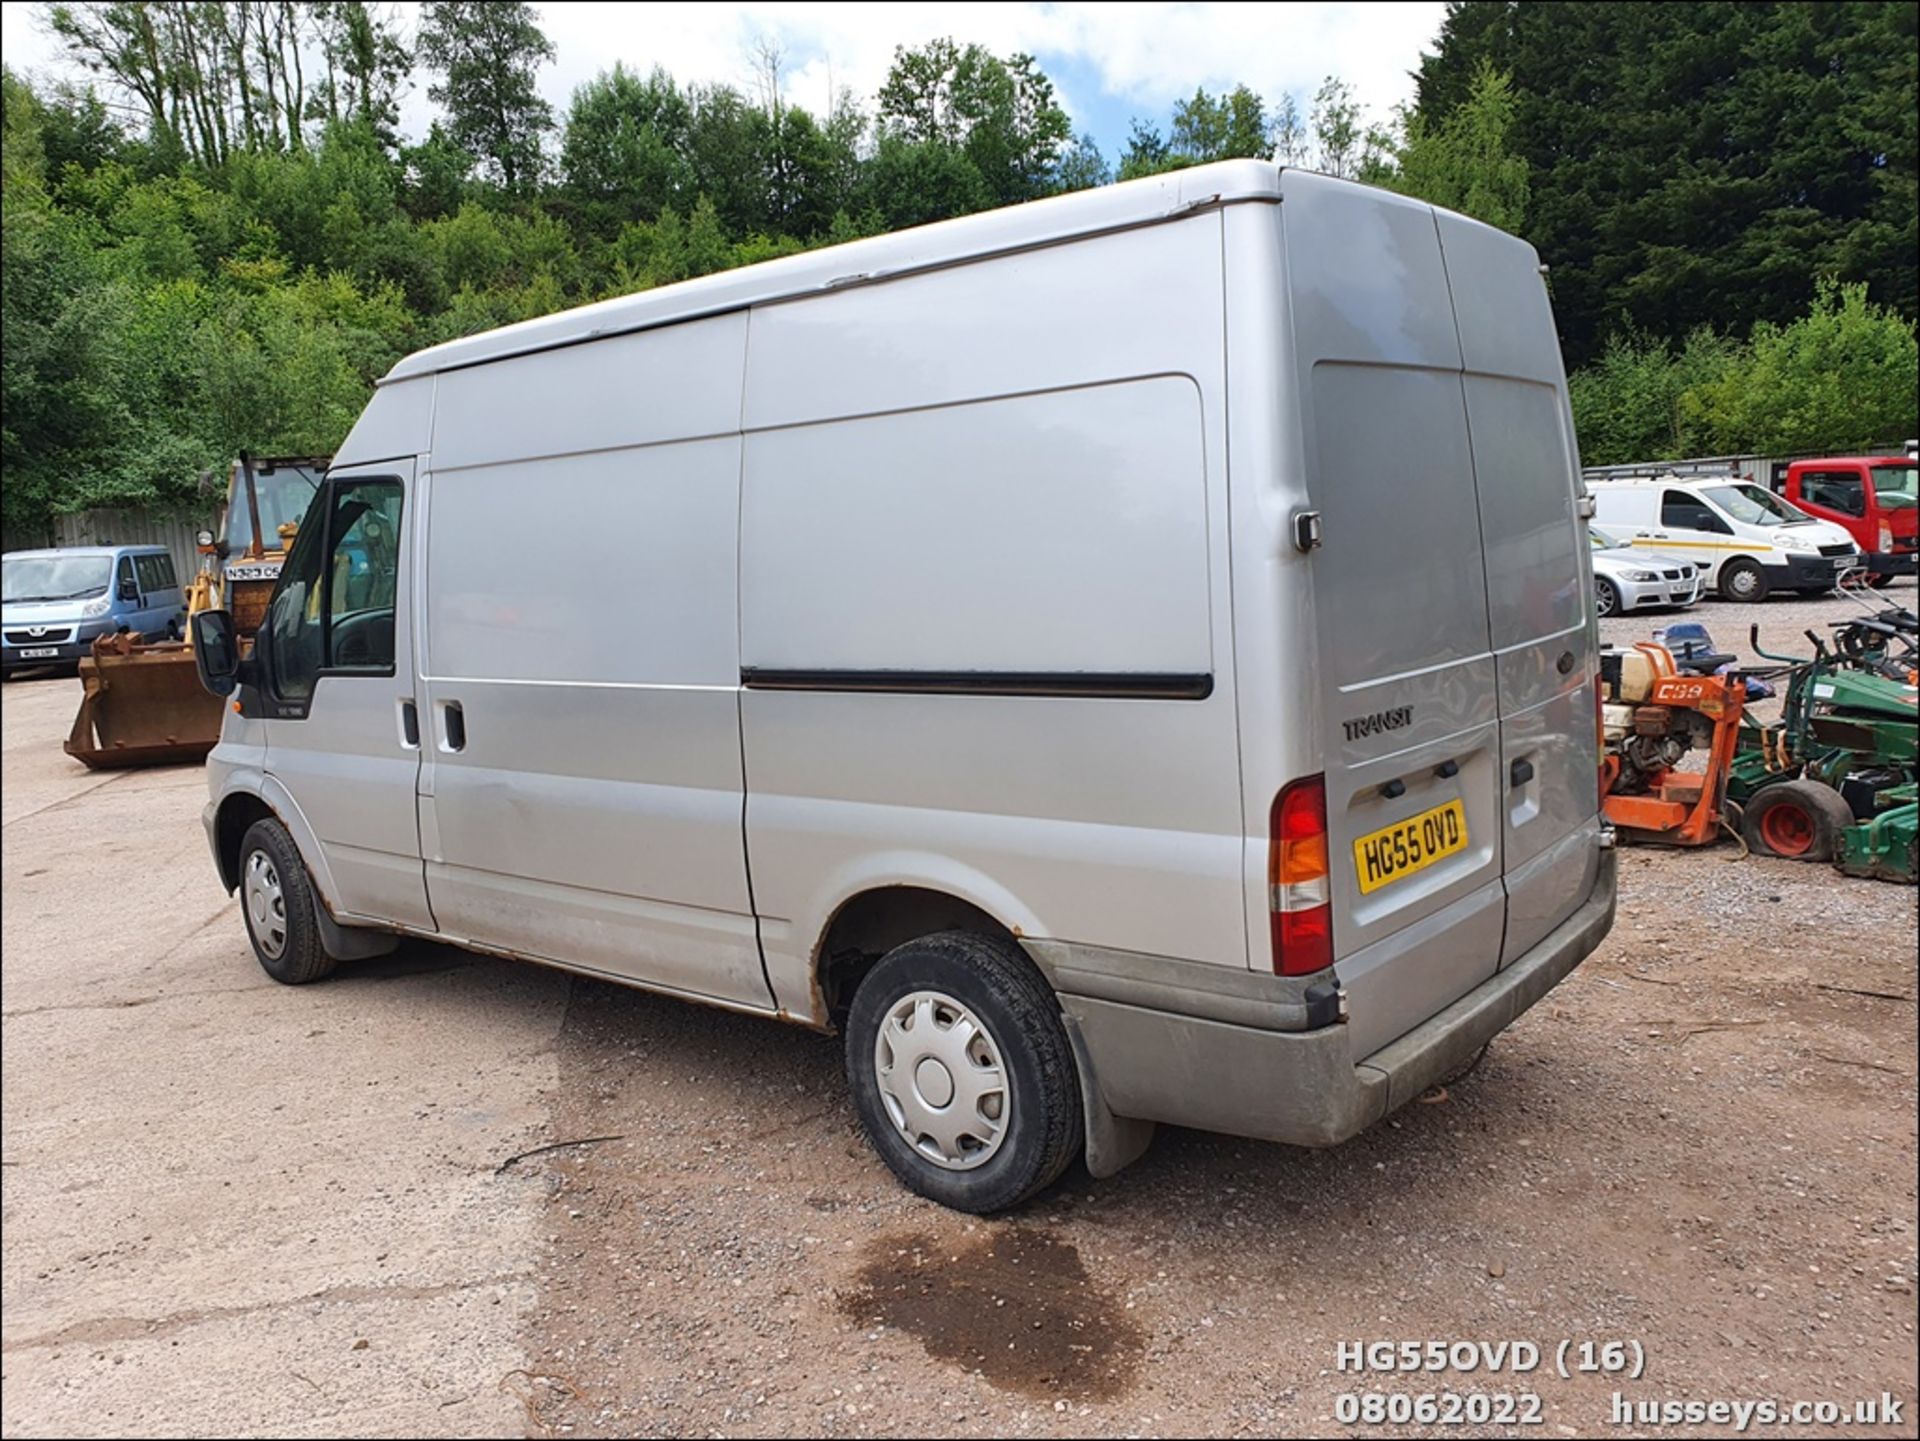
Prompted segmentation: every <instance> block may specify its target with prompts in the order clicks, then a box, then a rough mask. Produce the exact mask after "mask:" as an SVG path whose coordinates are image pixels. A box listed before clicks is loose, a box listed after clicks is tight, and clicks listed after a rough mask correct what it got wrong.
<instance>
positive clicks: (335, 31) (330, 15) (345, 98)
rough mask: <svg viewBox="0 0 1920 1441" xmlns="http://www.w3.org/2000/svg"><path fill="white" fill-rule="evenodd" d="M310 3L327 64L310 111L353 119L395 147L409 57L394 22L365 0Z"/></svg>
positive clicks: (332, 118) (336, 121) (334, 119)
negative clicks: (401, 95)
mask: <svg viewBox="0 0 1920 1441" xmlns="http://www.w3.org/2000/svg"><path fill="white" fill-rule="evenodd" d="M309 8H310V9H311V10H312V11H313V17H312V26H313V30H314V33H315V34H316V35H318V37H319V38H320V41H321V62H322V64H323V65H324V66H325V78H324V79H322V80H320V81H318V82H317V83H316V86H315V96H314V101H313V103H312V107H311V109H312V112H313V113H314V114H315V115H316V116H324V117H325V118H326V120H327V121H328V122H329V123H332V124H336V125H337V124H339V123H340V122H342V121H357V122H358V123H360V124H361V125H363V126H365V127H366V128H367V129H369V130H370V131H372V133H373V134H374V135H375V136H377V137H378V138H379V141H380V143H381V145H383V146H384V147H385V148H386V149H387V150H388V151H390V152H391V151H397V150H398V149H399V148H400V138H399V133H398V130H397V127H398V125H399V123H400V92H401V89H402V87H404V86H405V84H406V83H407V73H408V71H409V70H410V69H411V68H412V65H413V56H412V55H411V54H410V53H409V52H408V50H407V46H406V42H405V41H404V40H403V39H401V37H400V33H399V31H398V29H397V26H396V22H395V21H394V20H393V19H392V18H391V17H390V16H388V15H386V14H384V13H382V12H381V11H380V10H379V9H377V8H376V7H375V6H373V5H370V4H368V3H366V0H323V3H320V4H316V5H313V6H311V7H309Z"/></svg>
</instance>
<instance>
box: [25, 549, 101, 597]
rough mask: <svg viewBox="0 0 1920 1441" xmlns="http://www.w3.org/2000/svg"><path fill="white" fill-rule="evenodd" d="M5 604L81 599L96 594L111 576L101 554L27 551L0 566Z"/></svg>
mask: <svg viewBox="0 0 1920 1441" xmlns="http://www.w3.org/2000/svg"><path fill="white" fill-rule="evenodd" d="M0 575H4V598H5V599H6V601H7V602H8V603H9V604H12V603H15V602H20V603H24V602H27V601H36V600H81V599H84V598H85V597H87V596H90V595H99V594H100V593H101V592H102V591H104V590H105V589H106V588H107V582H108V581H110V580H112V579H113V558H112V557H111V556H105V555H29V556H21V557H19V558H18V559H15V560H9V561H8V562H7V563H6V565H5V566H4V567H0Z"/></svg>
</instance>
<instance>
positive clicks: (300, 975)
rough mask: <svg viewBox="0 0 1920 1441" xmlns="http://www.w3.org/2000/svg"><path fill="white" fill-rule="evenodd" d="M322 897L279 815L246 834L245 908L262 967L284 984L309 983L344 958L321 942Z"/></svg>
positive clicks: (249, 933) (242, 866)
mask: <svg viewBox="0 0 1920 1441" xmlns="http://www.w3.org/2000/svg"><path fill="white" fill-rule="evenodd" d="M318 904H319V900H318V897H316V896H315V895H314V893H313V882H312V880H310V879H309V878H308V876H307V865H306V862H305V861H303V860H301V859H300V849H299V847H297V846H296V845H294V843H293V837H292V836H290V835H288V834H287V828H286V827H285V826H283V825H281V824H280V822H279V821H277V820H271V819H267V820H258V821H255V822H254V823H253V824H252V825H250V826H248V827H247V833H246V834H245V835H244V836H242V837H241V838H240V913H241V914H242V915H243V916H244V917H246V922H247V939H248V940H250V941H252V942H253V954H254V956H255V957H256V958H258V960H259V962H260V968H261V969H262V970H263V971H265V972H266V973H267V974H268V975H270V976H272V977H273V978H274V979H275V980H276V981H278V982H280V984H281V985H283V986H304V985H305V984H306V983H307V982H308V981H317V980H319V979H321V977H323V976H326V975H330V974H331V973H332V971H333V968H334V966H335V965H336V964H338V963H337V962H336V961H335V960H334V959H333V957H332V956H330V955H328V954H327V952H326V948H325V947H324V946H322V945H321V944H320V921H319V918H318V915H317V914H316V911H315V907H316V906H317V905H318Z"/></svg>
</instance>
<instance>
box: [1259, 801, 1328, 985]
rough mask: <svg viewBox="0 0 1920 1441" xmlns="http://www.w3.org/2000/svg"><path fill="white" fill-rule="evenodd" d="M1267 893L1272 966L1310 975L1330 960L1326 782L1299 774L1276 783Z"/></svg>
mask: <svg viewBox="0 0 1920 1441" xmlns="http://www.w3.org/2000/svg"><path fill="white" fill-rule="evenodd" d="M1267 894H1268V897H1269V901H1268V904H1269V906H1270V907H1271V908H1272V921H1273V970H1274V974H1275V975H1280V976H1310V975H1312V974H1313V973H1314V972H1315V971H1324V970H1325V969H1326V968H1327V967H1328V966H1330V965H1332V964H1333V889H1332V878H1331V877H1330V876H1329V875H1328V871H1327V782H1326V778H1325V777H1324V776H1305V777H1302V778H1301V779H1300V780H1297V781H1292V782H1290V783H1289V784H1287V785H1286V786H1284V787H1282V788H1281V791H1280V794H1279V795H1277V796H1275V797H1274V798H1273V810H1272V812H1271V813H1270V814H1269V815H1268V818H1267Z"/></svg>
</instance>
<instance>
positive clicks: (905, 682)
mask: <svg viewBox="0 0 1920 1441" xmlns="http://www.w3.org/2000/svg"><path fill="white" fill-rule="evenodd" d="M740 684H741V685H743V686H745V687H746V688H747V689H748V690H813V691H874V692H879V693H883V694H889V695H1000V696H1084V697H1089V698H1094V699H1107V700H1205V699H1206V698H1207V697H1208V696H1210V695H1212V694H1213V677H1212V676H1211V675H1207V674H1199V675H1156V674H1151V673H1145V672H1134V671H999V670H771V669H765V668H762V667H759V666H742V667H741V668H740Z"/></svg>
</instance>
